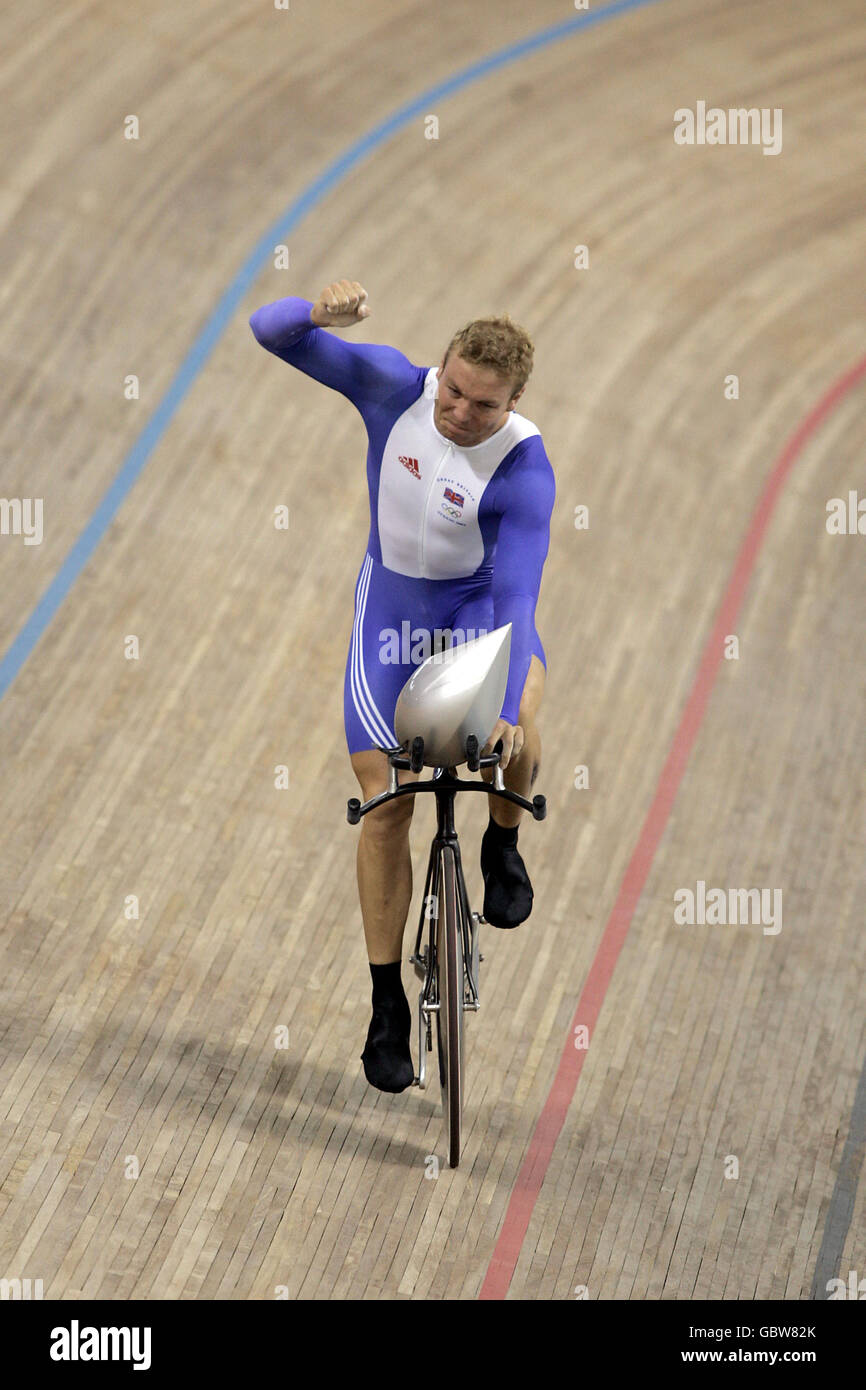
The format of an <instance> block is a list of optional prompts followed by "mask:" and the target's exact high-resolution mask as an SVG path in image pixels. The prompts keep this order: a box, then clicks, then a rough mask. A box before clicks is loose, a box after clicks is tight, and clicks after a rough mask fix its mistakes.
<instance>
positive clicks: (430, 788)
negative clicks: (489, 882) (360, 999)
mask: <svg viewBox="0 0 866 1390" xmlns="http://www.w3.org/2000/svg"><path fill="white" fill-rule="evenodd" d="M501 749H502V743H501V741H500V742H498V743H497V744H496V747H495V748H494V751H493V752H492V753H491V754H488V755H486V756H482V755H481V754H479V752H478V740H477V739H476V738H475V737H474V735H473V736H470V737H469V738H468V739H467V743H466V753H467V758H466V761H467V766H468V768H469V770H470V771H471V772H478V771H479V770H480V769H481V768H484V767H492V768H493V781H492V783H491V782H485V781H483V780H482V781H478V782H470V781H465V780H462V779H461V778H459V777H458V776H457V768H456V766H451V767H435V768H434V769H433V775H432V777H431V778H429V779H428V780H427V781H419V782H403V783H398V781H397V772H398V769H400V768H404V769H407V770H411V771H412V772H420V771H421V768H422V767H423V765H424V764H423V752H424V744H423V741H422V740H421V739H420V738H416V739H414V740H413V742H412V749H411V755H410V756H406V753H405V746H404V745H401V746H400V747H399V748H381V749H380V751H381V752H383V753H386V754H387V755H388V763H389V776H388V789H387V791H384V792H380V793H379V794H378V796H374V797H372V798H371V799H370V800H369V801H367V802H365V803H364V804H363V805H362V804H361V802H360V801H359V800H358V799H357V797H352V798H350V800H349V802H348V806H347V811H346V816H347V819H348V821H349V824H350V825H357V823H358V821H359V820H360V819H361V817H362V816H364V815H366V814H367V813H368V812H369V811H372V810H375V808H376V807H377V806H382V805H384V804H385V803H386V802H388V801H394V800H396V799H397V797H400V796H418V795H420V794H423V793H432V794H433V795H434V796H435V797H436V820H437V824H436V834H435V836H434V838H433V842H432V844H431V846H430V856H429V858H428V861H427V877H426V880H425V883H424V896H423V899H422V903H421V917H420V921H419V924H418V932H417V935H416V938H415V949H414V951H413V952H412V955H411V956H410V957H409V959H410V962H411V963H412V964H413V965H414V966H415V968H416V970H418V971H419V973H422V974H423V979H424V987H423V989H422V991H421V994H420V997H419V1001H418V1004H419V1007H418V1075H417V1076H416V1077H415V1078H414V1082H413V1084H414V1085H416V1086H418V1087H419V1088H420V1089H422V1090H423V1089H424V1088H425V1086H426V1083H427V1053H428V1052H429V1051H432V1047H433V1039H432V1026H433V1018H434V1016H436V1015H438V1014H439V1012H440V1005H441V1000H440V998H439V983H438V981H439V969H440V966H441V962H440V961H438V960H437V956H436V950H437V946H436V943H437V929H438V917H439V906H440V903H441V901H442V895H441V889H442V885H441V883H440V865H441V864H442V862H443V857H444V856H447V855H449V854H450V855H452V856H453V860H454V866H453V879H454V882H453V883H452V888H453V889H454V895H453V896H454V897H455V898H456V917H457V924H456V930H457V932H458V933H459V940H460V954H461V956H462V962H463V970H462V972H461V974H462V982H463V984H462V989H461V990H460V991H459V995H454V996H450V997H452V998H454V997H458V998H459V1000H460V1004H461V1008H460V1010H459V1012H458V1014H457V1015H456V1016H455V1014H454V1010H453V1008H452V1006H451V1005H449V1007H448V1009H447V1010H446V1014H447V1016H448V1017H449V1018H450V1019H451V1020H452V1026H453V1027H455V1028H456V1027H457V1026H458V1025H457V1024H456V1023H455V1022H454V1020H455V1017H456V1018H458V1019H459V1018H462V1014H463V1012H464V1011H466V1010H473V1011H475V1010H477V1009H478V1008H479V1007H480V999H479V991H478V965H479V961H480V960H481V959H482V957H481V954H480V951H479V947H478V932H479V925H480V923H481V922H483V921H484V918H483V917H482V916H481V915H480V914H479V913H477V912H473V911H472V910H471V908H470V906H469V896H468V893H467V891H466V882H465V879H464V877H463V866H462V861H461V858H460V845H459V843H458V840H457V831H456V829H455V825H454V798H455V796H456V794H457V792H458V791H475V792H482V793H484V794H485V795H487V796H497V797H500V798H501V799H502V800H503V801H511V802H513V803H514V804H515V805H516V806H520V807H521V809H522V810H525V811H529V812H530V813H531V814H532V816H533V817H534V818H535V820H543V819H544V817H545V815H546V813H547V806H546V802H545V798H544V797H543V796H535V797H533V799H532V801H528V800H527V799H526V797H523V796H520V795H519V793H517V792H513V791H511V790H510V789H509V788H508V787H506V786H505V783H504V780H503V776H502V767H501V765H500V754H501ZM446 870H447V874H448V875H449V876H450V875H451V869H450V867H449V866H448V865H447V863H446ZM446 896H447V897H449V898H450V897H451V894H450V893H449V894H446ZM431 909H432V910H431ZM453 910H454V902H453V901H452V909H451V910H449V911H448V912H447V914H446V918H445V925H444V927H443V932H444V940H445V942H446V955H447V957H448V959H449V960H450V961H451V965H450V966H449V970H450V971H451V974H450V976H449V978H451V979H452V980H453V978H454V973H453V972H454V963H455V952H454V948H453V946H452V945H451V944H449V943H452V942H453V937H452V935H451V930H450V922H451V916H452V911H453ZM425 922H426V923H427V924H428V929H429V935H428V939H427V946H426V949H425V950H423V951H422V940H423V936H424V925H425ZM449 988H450V987H449ZM438 1022H439V1024H440V1025H441V1024H442V1019H439V1020H438ZM459 1030H460V1031H459V1032H458V1033H456V1034H455V1036H456V1037H457V1038H458V1053H459V1056H460V1065H459V1067H458V1071H459V1076H460V1092H461V1093H462V1055H463V1047H462V1041H459V1039H461V1038H462V1023H461V1024H460V1025H459ZM450 1065H451V1063H450V1061H449V1066H450ZM439 1066H440V1082H441V1081H442V1080H443V1077H442V1066H443V1052H442V1036H441V1029H440V1033H439ZM443 1096H444V1092H443ZM461 1105H462V1099H460V1098H458V1100H457V1101H456V1102H455V1106H456V1107H457V1109H456V1118H455V1121H454V1126H453V1131H454V1139H453V1154H452V1158H451V1163H452V1166H456V1164H457V1162H458V1159H459V1148H460V1137H459V1136H460V1124H461V1122H460V1118H459V1110H460V1107H461ZM449 1142H451V1138H450V1137H449ZM454 1154H456V1155H457V1156H456V1157H455V1156H454Z"/></svg>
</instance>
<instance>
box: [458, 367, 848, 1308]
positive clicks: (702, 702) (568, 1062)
mask: <svg viewBox="0 0 866 1390" xmlns="http://www.w3.org/2000/svg"><path fill="white" fill-rule="evenodd" d="M863 376H866V358H864V359H863V361H861V362H858V363H857V365H856V366H854V367H852V368H851V369H850V370H849V371H848V372H846V373H845V375H844V376H843V377H840V379H839V380H838V381H837V382H836V383H835V385H834V386H832V387H831V388H830V389H829V391H827V393H826V395H824V396H823V397H822V399H821V400H820V401H819V402H818V404H817V405H816V406H815V407H814V408H813V409H812V410H811V411H810V413H809V414H808V415H807V416H806V418H805V419H804V420H803V422H802V423H801V424H800V425H799V427H798V428H797V430H796V431H795V432H794V434H793V435H792V436H791V438H790V439H789V440H788V442H787V444H786V445H785V447H784V449H783V450H782V453H781V454H780V455H779V458H778V459H777V461H776V463H775V464H774V466H773V469H772V471H771V473H770V477H769V479H768V481H767V484H766V486H765V488H764V491H763V494H762V496H761V498H760V501H759V502H758V505H757V507H756V508H755V511H754V514H753V516H752V521H751V525H750V526H749V529H748V532H747V533H746V538H745V540H744V541H743V544H742V546H741V548H740V553H739V555H738V556H737V559H736V562H735V564H734V568H733V572H732V574H731V578H730V580H729V582H728V587H727V589H726V591H725V595H724V598H723V600H722V605H721V607H720V609H719V613H718V617H717V618H716V621H715V624H714V626H713V630H712V632H711V633H710V636H709V638H708V640H707V643H706V645H705V647H704V651H703V655H702V657H701V663H700V666H699V667H698V672H697V675H696V676H695V679H694V683H693V685H692V689H691V692H690V694H689V698H688V700H687V702H686V707H685V709H684V711H683V716H682V719H681V720H680V724H679V727H678V729H677V731H676V733H675V735H674V739H673V743H672V744H671V749H670V752H669V753H668V757H667V761H666V763H665V765H664V767H663V769H662V773H661V776H660V778H659V782H658V786H657V787H656V793H655V796H654V798H653V801H652V805H651V806H650V808H649V811H648V812H647V817H646V820H645V821H644V823H643V828H642V829H641V832H640V836H639V838H638V842H637V845H636V847H635V850H634V853H633V854H632V857H631V859H630V861H629V864H628V868H627V869H626V871H625V876H624V878H623V881H622V885H621V887H620V890H619V896H618V898H617V900H616V902H615V903H614V906H613V911H612V912H611V914H610V917H609V918H608V922H607V925H606V927H605V929H604V932H603V934H602V937H601V941H600V942H599V945H598V950H597V951H596V954H595V958H594V960H593V962H592V965H591V967H590V970H589V974H588V975H587V977H586V983H585V984H584V987H583V990H582V992H581V995H580V998H579V999H578V1001H577V1008H576V1009H575V1012H574V1018H573V1019H572V1022H571V1028H570V1029H569V1032H568V1036H567V1038H566V1040H565V1046H564V1047H563V1050H562V1056H561V1057H560V1059H559V1067H558V1068H557V1072H556V1076H555V1077H554V1080H553V1085H552V1086H551V1088H550V1092H549V1094H548V1096H547V1100H546V1101H545V1103H544V1107H543V1109H542V1111H541V1114H540V1116H539V1118H538V1121H537V1123H536V1126H535V1129H534V1130H533V1133H532V1138H531V1140H530V1142H529V1149H528V1150H527V1154H526V1157H525V1158H524V1160H523V1163H522V1165H521V1168H520V1172H519V1173H518V1175H517V1179H516V1181H515V1184H514V1188H513V1190H512V1193H511V1198H510V1201H509V1203H508V1208H507V1210H506V1213H505V1219H504V1221H503V1224H502V1230H501V1231H500V1233H499V1239H498V1241H497V1242H496V1248H495V1249H494V1251H493V1255H492V1257H491V1260H490V1264H489V1265H488V1267H487V1273H486V1275H485V1278H484V1283H483V1284H482V1286H481V1292H480V1294H479V1297H480V1298H482V1299H497V1298H505V1296H506V1294H507V1293H508V1289H509V1286H510V1284H511V1280H512V1277H513V1275H514V1270H515V1267H516V1265H517V1261H518V1258H519V1256H520V1251H521V1249H522V1248H523V1242H524V1240H525V1238H526V1232H527V1230H528V1228H529V1221H530V1218H531V1216H532V1212H533V1208H534V1206H535V1201H536V1198H537V1196H538V1194H539V1192H540V1191H541V1184H542V1182H543V1181H544V1176H545V1174H546V1172H547V1168H548V1165H549V1163H550V1159H551V1155H552V1154H553V1148H554V1145H555V1144H556V1141H557V1139H558V1138H559V1133H560V1130H561V1129H562V1126H563V1124H564V1123H565V1117H566V1115H567V1113H568V1108H569V1106H570V1104H571V1101H572V1097H573V1096H574V1092H575V1089H576V1087H577V1083H578V1080H579V1078H580V1073H581V1070H582V1068H583V1059H584V1057H585V1056H586V1049H582V1050H578V1049H577V1048H575V1046H574V1030H575V1028H577V1027H578V1026H579V1025H580V1024H584V1025H585V1026H586V1027H587V1028H588V1030H589V1036H590V1038H592V1035H593V1031H594V1029H595V1025H596V1023H597V1021H598V1016H599V1014H600V1013H601V1008H602V1005H603V1003H604V1000H605V995H606V994H607V989H608V985H609V984H610V981H611V977H612V975H613V972H614V968H615V966H616V962H617V960H618V958H619V953H620V951H621V950H622V946H623V943H624V941H625V938H626V934H627V932H628V929H629V927H630V925H631V920H632V917H633V915H634V910H635V908H636V906H637V903H638V899H639V898H640V895H641V892H642V891H643V886H644V883H645V882H646V879H647V875H648V874H649V871H650V866H651V865H652V862H653V859H654V858H655V853H656V849H657V848H658V844H659V841H660V840H661V837H662V834H663V833H664V829H665V826H666V824H667V821H668V817H669V815H670V812H671V808H672V806H673V803H674V798H675V797H676V794H677V790H678V789H679V785H680V782H681V780H682V777H683V773H684V772H685V769H686V765H687V763H688V759H689V755H690V753H691V749H692V745H693V743H694V741H695V738H696V737H697V733H698V729H699V728H700V726H701V721H702V720H703V717H704V711H705V709H706V707H707V703H708V701H709V698H710V694H711V692H712V688H713V685H714V684H715V679H716V674H717V672H718V668H719V664H720V662H721V659H722V649H723V641H724V638H725V636H726V634H728V633H730V632H733V630H734V624H735V621H736V617H737V614H738V612H739V609H740V605H741V603H742V601H743V595H744V593H745V590H746V586H747V585H748V582H749V580H750V578H751V575H752V570H753V569H754V566H755V561H756V559H757V556H758V551H759V549H760V546H761V543H762V541H763V539H764V535H765V533H766V530H767V527H768V525H769V522H770V518H771V516H772V514H773V509H774V507H775V505H776V502H777V500H778V497H779V493H780V492H781V490H782V486H783V484H784V482H785V480H786V479H787V477H788V474H789V473H790V471H791V469H792V467H793V465H794V462H795V460H796V459H797V457H798V455H799V454H800V452H801V450H802V449H803V446H804V445H805V443H806V441H807V440H808V439H809V438H810V436H811V435H812V434H814V432H815V431H816V430H817V429H818V427H819V426H820V425H821V424H823V422H824V420H825V419H826V418H827V416H828V415H829V414H830V412H831V411H832V410H833V409H834V407H835V406H836V405H838V403H839V401H841V400H842V398H843V397H844V396H845V395H846V394H847V392H848V391H850V389H851V388H852V386H854V385H855V384H856V383H857V382H858V381H859V380H860V379H861V377H863Z"/></svg>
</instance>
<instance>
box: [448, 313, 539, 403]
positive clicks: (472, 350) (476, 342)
mask: <svg viewBox="0 0 866 1390" xmlns="http://www.w3.org/2000/svg"><path fill="white" fill-rule="evenodd" d="M452 352H454V353H456V354H457V356H458V357H462V358H463V360H464V362H471V363H472V365H473V366H476V367H490V368H491V370H492V371H494V372H496V373H497V374H498V375H499V376H501V377H509V378H512V379H513V381H514V385H513V387H512V390H511V395H512V396H516V394H517V392H518V391H520V390H522V389H523V387H524V386H525V385H526V383H527V381H528V380H529V377H530V374H531V372H532V360H533V353H534V348H533V344H532V339H531V338H530V336H529V334H528V333H527V332H526V330H525V329H523V328H521V327H520V325H519V324H518V323H514V322H513V321H512V320H511V319H510V318H509V316H508V314H503V315H501V316H500V317H499V318H487V319H473V320H472V322H471V323H467V324H466V326H465V327H464V328H461V329H460V331H459V333H455V334H454V337H453V338H452V339H451V342H450V343H449V344H448V348H447V350H446V353H445V361H446V362H447V361H448V357H449V355H450V354H451V353H452Z"/></svg>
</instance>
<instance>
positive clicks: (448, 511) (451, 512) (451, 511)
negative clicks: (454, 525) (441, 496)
mask: <svg viewBox="0 0 866 1390" xmlns="http://www.w3.org/2000/svg"><path fill="white" fill-rule="evenodd" d="M442 515H443V516H450V517H455V518H456V519H457V520H458V521H459V520H460V519H461V517H462V516H463V513H462V512H461V510H460V508H459V507H448V506H446V505H445V503H444V502H443V503H442Z"/></svg>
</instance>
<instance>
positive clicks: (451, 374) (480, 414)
mask: <svg viewBox="0 0 866 1390" xmlns="http://www.w3.org/2000/svg"><path fill="white" fill-rule="evenodd" d="M436 375H437V377H438V378H439V395H438V396H437V398H436V400H435V401H434V402H433V423H434V424H435V426H436V428H437V430H439V432H440V434H444V436H445V438H446V439H451V440H453V441H454V443H455V444H457V445H463V446H464V447H465V448H471V447H472V446H473V445H475V444H482V443H483V442H484V440H485V439H489V438H490V436H491V434H494V433H495V432H496V430H498V429H499V427H500V425H502V424H503V423H504V420H505V417H506V415H507V414H508V411H509V410H511V409H513V407H514V403H515V401H516V400H517V399H518V398H519V397H520V396H521V395H522V394H523V391H522V388H521V390H520V391H517V392H516V393H515V394H514V395H512V393H511V383H510V382H509V381H507V380H506V378H504V377H501V376H499V374H498V373H497V372H494V371H493V370H492V368H490V367H479V366H476V365H475V364H474V363H472V362H466V361H464V359H463V358H462V357H458V356H457V354H456V353H453V352H452V353H451V355H450V357H449V358H448V360H447V362H443V365H442V366H441V367H440V368H439V370H438V372H437V373H436Z"/></svg>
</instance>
